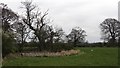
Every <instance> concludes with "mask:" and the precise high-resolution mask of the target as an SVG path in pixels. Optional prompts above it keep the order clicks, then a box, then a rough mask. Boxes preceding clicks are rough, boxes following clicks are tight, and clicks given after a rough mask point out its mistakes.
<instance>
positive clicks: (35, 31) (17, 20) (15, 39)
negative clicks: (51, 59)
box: [0, 1, 86, 57]
mask: <svg viewBox="0 0 120 68" xmlns="http://www.w3.org/2000/svg"><path fill="white" fill-rule="evenodd" d="M21 4H22V9H23V10H25V13H24V15H23V16H20V15H19V14H16V13H15V12H14V11H12V10H11V9H10V8H8V6H7V5H6V4H4V3H1V4H0V8H1V21H2V54H3V57H5V56H6V55H7V54H9V53H13V52H20V53H22V52H23V51H24V49H25V48H29V49H30V48H33V49H34V50H36V51H45V50H48V51H61V50H69V49H72V48H73V46H72V45H73V44H74V45H77V43H84V41H85V36H86V34H85V31H84V30H82V29H81V28H79V27H78V28H73V29H72V31H71V33H70V34H69V35H66V34H65V32H64V31H63V29H62V28H55V27H54V26H52V25H49V24H48V23H50V22H51V20H50V19H48V18H47V15H48V10H47V11H46V12H41V11H40V10H39V9H38V7H37V6H36V5H34V4H33V3H32V1H25V2H21ZM64 38H67V39H68V42H71V43H73V44H71V45H67V44H63V43H64V41H65V40H64ZM28 40H29V42H27V41H28ZM25 50H27V49H25Z"/></svg>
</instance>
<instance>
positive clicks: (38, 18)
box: [22, 1, 50, 50]
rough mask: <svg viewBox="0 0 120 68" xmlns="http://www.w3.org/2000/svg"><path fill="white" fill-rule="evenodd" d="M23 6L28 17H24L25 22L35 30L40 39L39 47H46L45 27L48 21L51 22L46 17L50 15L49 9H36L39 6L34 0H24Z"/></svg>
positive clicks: (42, 48) (41, 48)
mask: <svg viewBox="0 0 120 68" xmlns="http://www.w3.org/2000/svg"><path fill="white" fill-rule="evenodd" d="M22 4H23V8H24V9H25V11H26V17H25V18H24V19H23V21H24V23H25V24H26V25H27V26H28V27H29V28H30V29H31V30H32V31H34V35H35V36H36V38H37V39H38V40H39V48H40V50H44V49H45V34H44V33H45V31H44V27H45V26H46V24H47V23H49V22H50V20H49V19H47V18H46V16H47V15H48V13H47V11H48V10H47V11H46V12H44V13H42V12H39V10H38V11H36V12H35V11H34V10H36V9H37V6H35V5H33V4H32V1H25V2H22Z"/></svg>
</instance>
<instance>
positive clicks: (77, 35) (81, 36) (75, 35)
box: [67, 27, 86, 45]
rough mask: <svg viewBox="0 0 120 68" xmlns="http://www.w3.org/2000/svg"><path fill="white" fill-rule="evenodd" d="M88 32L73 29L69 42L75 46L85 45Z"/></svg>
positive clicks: (68, 36)
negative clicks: (78, 44)
mask: <svg viewBox="0 0 120 68" xmlns="http://www.w3.org/2000/svg"><path fill="white" fill-rule="evenodd" d="M85 33H86V32H85V31H84V30H83V29H81V28H80V27H75V28H73V29H72V31H71V33H70V34H69V35H67V38H68V42H72V43H73V44H74V45H76V44H77V43H83V42H84V41H85V36H86V34H85Z"/></svg>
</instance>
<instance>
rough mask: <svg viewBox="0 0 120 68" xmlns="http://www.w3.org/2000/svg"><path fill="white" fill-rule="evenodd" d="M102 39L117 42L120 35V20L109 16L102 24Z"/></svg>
mask: <svg viewBox="0 0 120 68" xmlns="http://www.w3.org/2000/svg"><path fill="white" fill-rule="evenodd" d="M100 28H101V32H102V39H104V40H107V41H108V42H111V43H115V42H116V41H117V40H118V38H119V37H120V22H119V21H117V20H116V19H112V18H108V19H105V21H103V22H102V23H101V24H100Z"/></svg>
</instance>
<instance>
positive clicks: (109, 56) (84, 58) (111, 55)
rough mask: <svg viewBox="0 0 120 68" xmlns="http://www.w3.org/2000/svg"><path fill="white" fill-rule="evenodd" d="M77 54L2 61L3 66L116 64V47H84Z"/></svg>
mask: <svg viewBox="0 0 120 68" xmlns="http://www.w3.org/2000/svg"><path fill="white" fill-rule="evenodd" d="M76 49H79V50H80V53H79V54H77V55H71V56H62V57H17V58H8V59H5V60H4V61H3V66H117V65H118V48H112V47H109V48H107V47H103V48H100V47H94V48H92V47H85V48H76Z"/></svg>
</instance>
